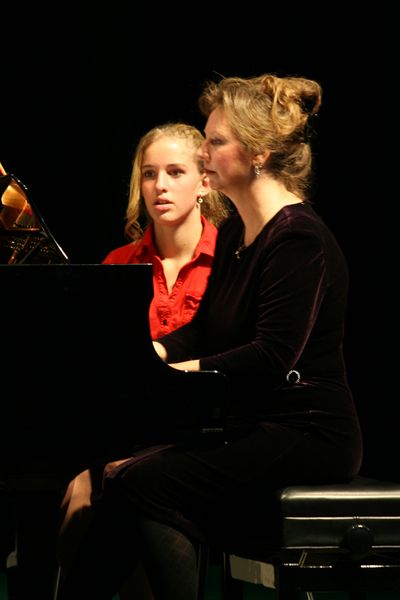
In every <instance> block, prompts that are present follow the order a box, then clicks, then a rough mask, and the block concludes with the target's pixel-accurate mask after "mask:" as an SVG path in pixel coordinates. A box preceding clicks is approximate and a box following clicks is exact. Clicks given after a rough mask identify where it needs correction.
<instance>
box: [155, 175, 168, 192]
mask: <svg viewBox="0 0 400 600" xmlns="http://www.w3.org/2000/svg"><path fill="white" fill-rule="evenodd" d="M156 188H157V190H165V189H166V178H165V174H164V173H161V171H159V173H158V175H157V179H156Z"/></svg>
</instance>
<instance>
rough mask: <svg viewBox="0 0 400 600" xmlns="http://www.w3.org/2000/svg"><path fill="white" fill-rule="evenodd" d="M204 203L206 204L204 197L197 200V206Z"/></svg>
mask: <svg viewBox="0 0 400 600" xmlns="http://www.w3.org/2000/svg"><path fill="white" fill-rule="evenodd" d="M203 202H204V198H203V197H202V196H199V197H198V198H197V204H203Z"/></svg>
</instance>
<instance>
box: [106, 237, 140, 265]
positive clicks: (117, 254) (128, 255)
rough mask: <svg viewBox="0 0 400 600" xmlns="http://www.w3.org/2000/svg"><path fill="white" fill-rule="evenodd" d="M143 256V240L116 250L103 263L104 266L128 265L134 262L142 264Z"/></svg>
mask: <svg viewBox="0 0 400 600" xmlns="http://www.w3.org/2000/svg"><path fill="white" fill-rule="evenodd" d="M142 255H143V240H142V239H141V240H138V241H137V242H130V243H129V244H124V245H123V246H119V247H118V248H114V250H111V252H109V253H108V254H107V256H106V257H105V258H104V260H103V261H102V262H103V264H128V263H132V262H141V260H140V259H141V258H142Z"/></svg>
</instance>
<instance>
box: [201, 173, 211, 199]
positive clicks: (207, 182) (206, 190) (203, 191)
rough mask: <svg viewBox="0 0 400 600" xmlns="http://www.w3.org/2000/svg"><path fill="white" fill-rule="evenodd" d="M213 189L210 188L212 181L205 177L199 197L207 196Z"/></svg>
mask: <svg viewBox="0 0 400 600" xmlns="http://www.w3.org/2000/svg"><path fill="white" fill-rule="evenodd" d="M210 190H211V188H210V180H209V179H208V177H207V175H203V177H202V180H201V184H200V187H199V195H200V196H207V194H208V193H209V192H210Z"/></svg>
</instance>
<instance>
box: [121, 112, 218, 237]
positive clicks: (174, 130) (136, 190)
mask: <svg viewBox="0 0 400 600" xmlns="http://www.w3.org/2000/svg"><path fill="white" fill-rule="evenodd" d="M161 137H169V138H174V139H182V140H186V142H187V145H188V147H189V148H191V149H192V150H193V158H194V160H195V162H197V164H198V169H199V173H203V171H204V168H203V165H202V162H201V161H200V160H199V158H198V156H197V151H198V149H199V148H200V146H201V145H202V143H203V142H204V137H203V135H202V134H201V132H200V131H199V130H198V129H197V128H196V127H194V126H192V125H187V124H186V123H166V124H164V125H158V126H157V127H154V128H153V129H151V130H150V131H148V132H147V133H146V134H145V135H143V137H141V138H140V140H139V142H138V144H137V146H136V151H135V156H134V159H133V163H132V172H131V178H130V184H129V200H128V206H127V209H126V217H125V220H126V223H125V228H124V233H125V236H126V237H127V238H128V239H129V240H133V241H135V240H137V239H139V238H141V237H142V235H143V230H144V229H145V227H146V226H147V225H148V223H149V222H150V217H149V215H148V213H147V211H146V207H145V203H144V200H143V197H142V193H141V180H142V164H143V156H144V153H145V152H146V150H147V148H148V147H149V146H150V145H151V144H152V143H153V142H155V141H156V140H158V139H159V138H161ZM201 212H202V214H203V215H204V217H205V218H206V219H207V220H208V221H210V222H211V223H213V224H214V225H216V226H217V227H218V226H219V225H220V224H221V223H222V221H223V220H224V219H225V218H226V217H227V216H228V214H229V204H228V201H227V199H226V198H225V196H224V195H223V194H221V192H218V191H216V190H210V191H209V193H208V194H207V195H206V196H205V198H204V202H203V203H202V204H201Z"/></svg>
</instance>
